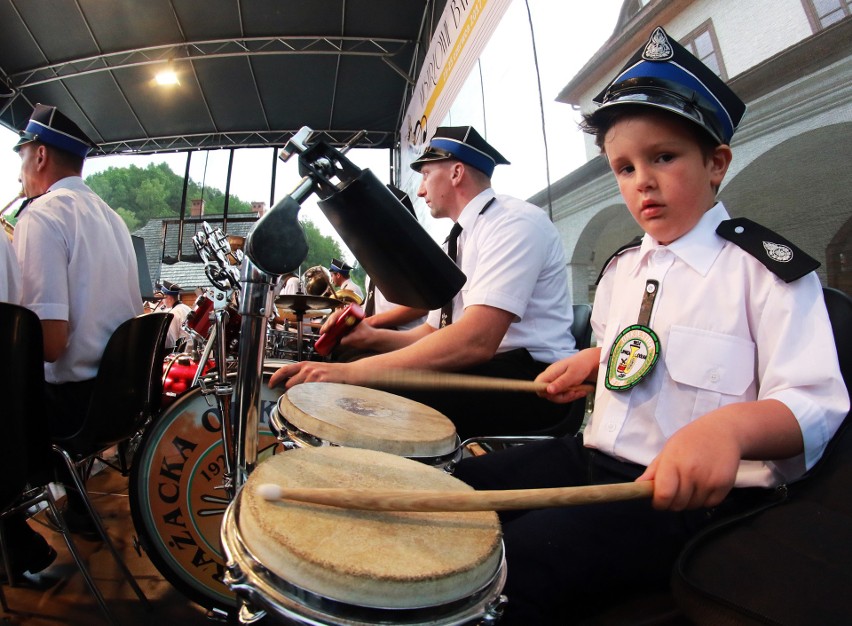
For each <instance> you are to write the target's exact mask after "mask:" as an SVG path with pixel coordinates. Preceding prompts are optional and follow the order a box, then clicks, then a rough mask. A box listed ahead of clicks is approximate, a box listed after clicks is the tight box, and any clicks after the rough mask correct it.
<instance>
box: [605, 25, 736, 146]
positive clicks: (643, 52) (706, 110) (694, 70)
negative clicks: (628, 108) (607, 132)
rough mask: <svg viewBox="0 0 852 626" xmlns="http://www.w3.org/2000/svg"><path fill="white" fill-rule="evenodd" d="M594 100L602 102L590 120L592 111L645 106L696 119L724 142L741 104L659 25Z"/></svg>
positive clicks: (725, 142)
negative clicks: (626, 106)
mask: <svg viewBox="0 0 852 626" xmlns="http://www.w3.org/2000/svg"><path fill="white" fill-rule="evenodd" d="M593 102H596V103H598V104H600V105H601V106H600V107H599V108H598V109H597V110H596V111H595V112H594V113H593V114H592V115H591V120H590V121H591V122H592V123H593V124H594V123H595V117H596V116H597V114H598V113H599V112H600V111H603V110H605V109H607V108H609V107H612V106H617V105H624V104H639V105H647V106H653V107H657V108H660V109H665V110H667V111H671V112H672V113H676V114H677V115H680V116H682V117H685V118H687V119H689V120H691V121H693V122H695V123H696V124H698V125H699V126H701V127H702V128H703V129H704V130H706V131H707V132H709V133H710V134H711V135H712V136H713V137H714V138H715V139H717V140H718V141H719V142H720V143H724V144H729V143H731V137H733V135H734V131H736V129H737V126H738V125H739V123H740V120H741V119H742V117H743V114H744V113H745V109H746V105H745V103H744V102H743V101H742V100H740V98H739V97H738V96H737V94H735V93H734V92H733V91H732V90H731V88H730V87H728V86H727V85H726V84H725V82H724V81H723V80H722V79H721V78H719V77H718V76H717V75H716V73H715V72H713V70H711V69H710V68H709V67H707V66H706V65H704V64H703V63H702V62H701V61H699V60H698V59H697V58H695V57H694V56H693V55H692V54H691V53H690V52H689V51H688V50H687V49H686V48H684V47H683V46H681V45H680V44H679V43H678V42H676V41H674V40H673V39H671V38H670V37H669V35H668V33H666V31H665V30H663V28H662V27H661V26H658V27H657V28H655V29H654V32H653V33H651V37H650V39H649V40H648V42H647V43H646V44H645V45H644V46H642V48H641V49H639V51H638V52H637V53H636V54H635V55H633V57H632V58H631V59H630V60H629V61H628V62H627V65H625V66H624V67H623V68H622V69H621V71H620V72H619V73H618V76H616V77H615V79H614V80H613V81H612V82H611V83H610V84H609V85H608V86H607V87H606V89H604V90H603V91H602V92H601V93H599V94H598V95H597V96H595V97H594V98H593Z"/></svg>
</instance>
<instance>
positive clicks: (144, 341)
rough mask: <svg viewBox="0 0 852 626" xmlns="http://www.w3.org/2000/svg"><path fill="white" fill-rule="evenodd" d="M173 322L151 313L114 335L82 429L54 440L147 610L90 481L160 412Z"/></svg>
mask: <svg viewBox="0 0 852 626" xmlns="http://www.w3.org/2000/svg"><path fill="white" fill-rule="evenodd" d="M171 319H172V314H171V313H151V314H148V315H141V316H139V317H135V318H133V319H130V320H127V321H126V322H124V323H123V324H121V326H119V327H118V328H117V329H116V330H115V332H114V333H113V334H112V336H111V337H110V339H109V342H108V343H107V345H106V348H105V349H104V353H103V357H102V358H101V363H100V366H99V368H98V374H97V377H96V379H95V386H94V390H93V392H92V399H91V401H90V404H89V408H88V411H87V413H86V417H85V419H84V420H83V424H82V425H81V426H80V428H79V429H78V431H77V432H76V433H74V434H73V435H70V436H68V437H62V438H55V439H53V446H52V447H53V450H54V451H55V452H57V453H58V454H59V455H60V456H61V457H62V459H63V460H64V462H65V465H66V466H67V467H68V470H69V473H70V474H71V477H72V479H73V481H74V486H75V487H76V490H77V491H79V493H80V496H81V497H82V499H83V502H84V503H85V505H86V508H87V510H88V512H89V515H90V516H91V518H92V521H93V522H94V525H95V527H96V529H97V531H98V533H99V534H100V536H101V538H102V539H103V541H104V543H105V544H106V546H107V548H108V549H109V550H110V552H112V555H113V558H114V559H115V561H116V563H117V564H118V566H119V568H120V569H121V570H122V572H123V573H124V576H125V578H127V581H128V583H130V586H131V587H132V588H133V590H134V592H135V593H136V595H137V596H138V597H139V599H140V600H142V601H143V602H144V603H145V604H146V606H147V599H146V598H145V595H144V594H143V593H142V590H141V589H140V588H139V586H138V585H137V583H136V580H135V579H134V578H133V575H132V574H131V573H130V570H128V569H127V566H126V565H125V564H124V561H123V560H122V559H121V557H120V556H119V554H118V551H117V550H116V549H115V546H114V545H113V543H112V541H111V540H110V538H109V536H108V535H107V532H106V530H105V528H104V526H103V522H102V521H101V518H100V516H99V515H98V513H97V511H96V510H95V508H94V506H93V505H92V502H91V500H90V499H89V497H88V493H87V492H86V480H87V478H88V476H89V473H90V471H91V468H92V465H93V463H94V460H95V459H96V458H97V457H98V456H99V455H100V454H102V453H103V451H104V450H106V449H108V448H111V447H112V446H114V445H116V444H118V443H121V442H124V441H127V440H129V439H130V438H132V437H133V436H134V435H136V434H137V432H138V431H139V430H140V429H141V428H142V427H143V426H144V425H145V423H146V422H147V420H149V419H150V417H151V416H152V415H153V414H155V413H156V412H157V410H158V409H159V406H160V401H161V398H162V371H163V360H164V358H165V337H166V333H167V332H168V328H169V323H170V322H171ZM68 487H69V488H70V487H71V486H70V485H69V486H68Z"/></svg>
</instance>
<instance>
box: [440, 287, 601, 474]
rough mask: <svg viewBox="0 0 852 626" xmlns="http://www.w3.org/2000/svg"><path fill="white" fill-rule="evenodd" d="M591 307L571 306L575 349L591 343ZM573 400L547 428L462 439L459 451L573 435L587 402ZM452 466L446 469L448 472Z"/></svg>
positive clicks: (498, 447)
mask: <svg viewBox="0 0 852 626" xmlns="http://www.w3.org/2000/svg"><path fill="white" fill-rule="evenodd" d="M591 319H592V307H591V305H589V304H575V305H574V321H573V322H572V323H571V334H572V335H574V341H575V343H576V346H577V349H578V350H585V349H586V348H588V347H590V346H591V344H592V323H591ZM589 401H591V399H590V398H587V399H585V400H577V401H576V402H572V403H571V404H570V405H569V406H568V410H567V412H566V413H565V417H564V418H563V419H562V420H560V421H559V422H558V423H556V424H554V425H553V426H550V427H549V428H545V429H541V430H535V431H530V432H527V433H525V434H523V435H493V436H490V435H486V436H478V437H471V438H469V439H465V440H464V441H463V442H462V444H461V448H463V449H465V450H467V451H469V452H470V453H472V454H474V455H478V454H483V453H485V452H487V451H489V450H499V449H501V448H505V447H507V446H514V445H519V444H524V443H529V442H532V441H540V440H542V439H553V438H554V437H565V436H572V435H574V434H575V433H576V432H577V431H578V430H579V429H580V426H581V425H582V424H583V419H584V418H585V416H586V407H587V402H589ZM454 465H455V464H454V463H452V464H450V466H449V467H448V471H452V468H453V466H454Z"/></svg>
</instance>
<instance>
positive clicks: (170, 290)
mask: <svg viewBox="0 0 852 626" xmlns="http://www.w3.org/2000/svg"><path fill="white" fill-rule="evenodd" d="M160 291H162V292H163V293H164V294H165V295H167V296H179V295H180V285H178V284H176V283H170V282H169V281H167V280H164V281H163V284H162V285H161V289H160Z"/></svg>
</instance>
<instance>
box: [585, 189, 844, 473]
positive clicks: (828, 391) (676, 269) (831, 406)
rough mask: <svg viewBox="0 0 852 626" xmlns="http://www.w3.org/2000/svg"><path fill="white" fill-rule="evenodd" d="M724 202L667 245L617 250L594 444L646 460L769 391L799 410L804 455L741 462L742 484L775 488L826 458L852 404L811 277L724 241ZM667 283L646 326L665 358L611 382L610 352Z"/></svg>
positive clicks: (591, 435)
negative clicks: (649, 284)
mask: <svg viewBox="0 0 852 626" xmlns="http://www.w3.org/2000/svg"><path fill="white" fill-rule="evenodd" d="M726 219H729V216H728V213H727V211H726V210H725V207H724V206H723V205H722V203H717V204H716V205H715V206H714V207H713V208H711V209H710V210H709V211H708V212H707V213H705V214H704V216H703V217H702V219H701V220H700V221H699V223H698V224H697V225H696V226H695V227H694V228H693V229H692V230H691V231H690V232H688V233H687V234H686V235H684V236H683V237H681V238H680V239H678V240H677V241H674V242H672V243H671V244H670V245H668V246H662V245H659V244H658V243H656V242H655V241H654V240H653V239H652V238H651V237H650V236H648V235H647V234H646V235H645V237H644V238H643V240H642V244H641V246H640V247H638V248H635V249H631V250H628V251H626V252H624V253H622V254H621V255H619V256H618V257H617V258H616V259H615V260H614V261H613V262H612V263H611V264H610V266H609V267H608V268H607V270H606V272H605V273H604V276H603V278H602V279H601V282H600V284H599V286H598V290H597V294H596V297H595V305H594V308H593V313H592V327H593V329H594V332H595V336H596V337H599V338H600V339H599V345H600V346H601V348H602V350H601V368H600V370H599V378H598V385H597V394H596V398H595V410H594V414H593V416H592V418H591V420H590V422H589V425H588V426H587V427H586V429H585V431H584V441H585V444H586V445H587V446H591V447H594V448H598V449H600V450H601V451H603V452H606V453H607V454H610V455H612V456H615V457H618V458H621V459H624V460H627V461H632V462H635V463H639V464H641V465H647V464H649V463H650V462H651V461H652V460H653V459H654V457H655V456H657V454H658V453H659V452H660V450H661V449H662V447H663V444H664V443H665V442H666V440H667V439H668V438H669V437H670V436H671V435H672V434H673V433H674V432H675V431H676V430H677V429H679V428H680V427H682V426H684V425H686V424H687V423H689V422H692V421H694V420H695V419H698V418H699V417H701V416H702V415H704V414H706V413H709V412H710V411H712V410H714V409H716V408H718V407H720V406H724V405H726V404H730V403H734V402H745V401H753V400H758V399H768V398H774V399H776V400H779V401H781V402H783V403H784V404H785V405H786V406H787V407H789V408H790V410H791V411H792V412H793V414H794V415H795V417H796V419H797V420H798V422H799V425H800V427H801V429H802V436H803V439H804V444H805V452H804V454H803V455H799V456H797V457H794V458H791V459H786V460H782V461H777V462H762V461H743V462H742V463H741V464H740V469H739V472H738V474H737V481H736V486H738V487H746V486H762V487H771V486H775V485H777V484H780V483H782V482H790V481H792V480H795V479H797V478H799V477H800V476H801V475H802V474H803V473H804V472H805V471H806V470H807V469H809V468H810V467H812V466H813V464H814V463H815V462H816V461H817V460H818V459H819V458H820V456H821V455H822V453H823V451H824V449H825V446H826V444H827V443H828V441H829V439H830V438H831V436H832V435H833V434H834V432H835V431H836V430H837V428H838V426H839V425H840V423H841V422H842V420H843V418H844V417H845V416H846V413H847V412H848V410H849V398H848V395H847V393H846V387H845V385H844V383H843V379H842V377H841V375H840V370H839V366H838V364H837V356H836V350H835V347H834V339H833V335H832V332H831V326H830V323H829V320H828V315H827V313H826V310H825V305H824V300H823V296H822V287H821V285H820V282H819V279H818V278H817V276H816V274H814V273H811V274H809V275H807V276H805V277H803V278H801V279H799V280H796V281H793V282H792V283H785V282H784V281H783V280H781V279H780V278H778V277H777V276H775V275H774V274H772V273H771V272H770V271H769V270H768V269H767V268H766V267H764V266H763V265H762V264H761V263H760V262H759V261H758V260H757V259H755V258H754V257H752V256H751V255H749V254H748V253H746V252H745V251H744V250H742V249H741V248H739V247H738V246H736V245H734V244H732V243H730V242H728V241H726V240H724V239H722V238H721V237H719V236H718V235H717V234H716V232H715V231H716V228H717V227H718V225H719V224H720V223H721V222H722V221H723V220H726ZM651 278H655V279H657V280H658V281H659V282H660V289H659V291H658V294H657V298H656V301H655V305H654V310H653V313H652V316H651V323H650V326H651V328H652V329H654V331H655V332H656V333H657V334H658V336H659V338H660V344H661V357H660V361H659V362H658V364H657V366H656V368H655V369H654V371H653V372H652V373H651V374H650V375H649V377H648V378H647V379H645V380H643V381H642V382H641V383H640V384H639V385H637V386H636V387H634V388H632V389H630V390H628V391H610V390H607V389H606V388H605V387H604V384H603V381H604V378H605V376H606V363H607V360H608V358H609V351H610V348H611V345H612V343H613V341H614V339H615V338H616V337H617V335H618V333H619V332H620V331H621V330H622V329H624V328H625V327H626V326H629V325H631V324H635V323H636V322H637V319H638V315H639V305H640V303H641V301H642V297H643V293H644V287H645V282H646V280H648V279H651Z"/></svg>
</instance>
